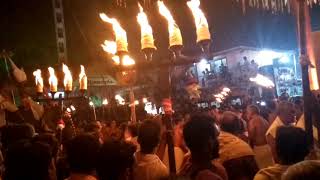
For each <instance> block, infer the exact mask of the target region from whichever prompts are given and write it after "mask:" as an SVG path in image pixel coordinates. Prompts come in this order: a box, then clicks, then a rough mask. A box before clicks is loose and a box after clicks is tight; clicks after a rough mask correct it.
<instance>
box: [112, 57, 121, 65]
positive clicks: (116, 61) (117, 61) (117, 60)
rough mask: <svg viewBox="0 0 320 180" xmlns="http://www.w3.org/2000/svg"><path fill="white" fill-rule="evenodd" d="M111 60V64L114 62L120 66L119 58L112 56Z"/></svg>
mask: <svg viewBox="0 0 320 180" xmlns="http://www.w3.org/2000/svg"><path fill="white" fill-rule="evenodd" d="M112 60H113V62H114V63H115V64H116V65H119V64H120V57H119V56H113V57H112Z"/></svg>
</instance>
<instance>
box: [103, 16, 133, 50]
mask: <svg viewBox="0 0 320 180" xmlns="http://www.w3.org/2000/svg"><path fill="white" fill-rule="evenodd" d="M100 18H101V19H102V20H103V21H104V22H107V23H110V24H112V27H113V31H114V33H115V36H116V43H117V51H118V52H128V40H127V33H126V31H125V30H124V29H123V28H122V27H121V25H120V23H119V22H118V21H117V20H116V19H115V18H109V17H108V16H107V15H106V14H104V13H100Z"/></svg>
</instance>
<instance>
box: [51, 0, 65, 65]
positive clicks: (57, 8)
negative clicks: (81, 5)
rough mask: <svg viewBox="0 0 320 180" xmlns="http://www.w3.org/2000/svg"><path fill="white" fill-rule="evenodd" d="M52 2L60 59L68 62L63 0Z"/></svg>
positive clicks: (53, 0)
mask: <svg viewBox="0 0 320 180" xmlns="http://www.w3.org/2000/svg"><path fill="white" fill-rule="evenodd" d="M52 4H53V17H54V22H55V32H56V41H57V53H58V61H59V62H66V61H67V59H68V58H67V57H68V56H67V41H66V31H65V24H64V14H63V4H62V0H52Z"/></svg>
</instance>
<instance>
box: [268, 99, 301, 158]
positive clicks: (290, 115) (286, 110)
mask: <svg viewBox="0 0 320 180" xmlns="http://www.w3.org/2000/svg"><path fill="white" fill-rule="evenodd" d="M277 115H278V116H277V118H276V119H275V120H274V121H273V123H272V124H271V126H270V127H269V129H268V130H267V133H266V138H267V142H268V144H269V146H270V148H271V151H272V155H273V159H274V161H275V162H277V161H278V159H277V157H276V152H275V137H276V132H277V129H278V127H281V126H290V125H292V124H293V123H294V122H295V119H296V109H295V107H294V104H293V103H290V102H287V101H282V102H280V103H279V105H278V110H277Z"/></svg>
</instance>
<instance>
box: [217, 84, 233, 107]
mask: <svg viewBox="0 0 320 180" xmlns="http://www.w3.org/2000/svg"><path fill="white" fill-rule="evenodd" d="M230 92H231V90H230V89H229V88H227V87H225V88H223V89H222V91H221V92H220V93H219V94H216V95H214V97H215V98H216V101H217V102H218V103H222V102H223V100H224V99H225V98H226V97H227V96H228V95H229V94H230Z"/></svg>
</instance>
